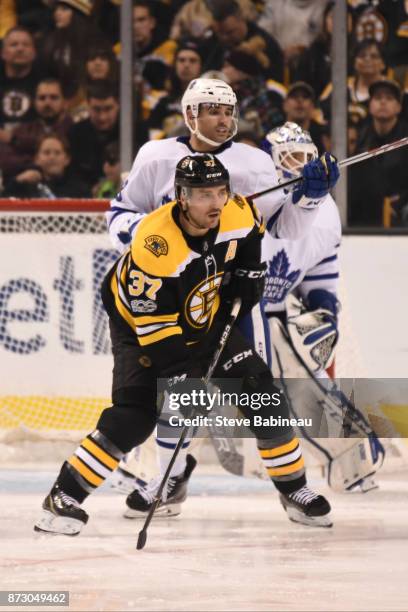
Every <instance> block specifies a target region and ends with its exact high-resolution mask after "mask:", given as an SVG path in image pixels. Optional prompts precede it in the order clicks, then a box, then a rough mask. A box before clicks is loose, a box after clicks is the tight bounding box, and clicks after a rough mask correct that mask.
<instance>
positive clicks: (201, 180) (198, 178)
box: [174, 153, 230, 199]
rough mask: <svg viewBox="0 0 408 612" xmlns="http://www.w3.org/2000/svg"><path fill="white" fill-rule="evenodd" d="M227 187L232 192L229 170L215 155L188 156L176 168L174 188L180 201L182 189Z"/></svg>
mask: <svg viewBox="0 0 408 612" xmlns="http://www.w3.org/2000/svg"><path fill="white" fill-rule="evenodd" d="M219 185H227V187H228V192H229V191H230V176H229V172H228V170H227V169H226V168H225V166H223V164H222V163H221V162H220V160H219V159H217V158H216V157H215V156H214V155H211V154H209V153H208V154H204V155H187V157H183V159H181V160H180V161H179V162H178V164H177V166H176V176H175V179H174V188H175V192H176V197H177V199H179V196H180V190H181V188H182V187H218V186H219Z"/></svg>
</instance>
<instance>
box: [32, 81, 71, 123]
mask: <svg viewBox="0 0 408 612" xmlns="http://www.w3.org/2000/svg"><path fill="white" fill-rule="evenodd" d="M34 106H35V110H36V111H37V114H38V115H39V116H40V117H42V119H54V118H56V117H58V116H59V115H60V114H61V113H62V111H63V110H64V106H65V100H64V98H63V95H62V92H61V88H60V87H59V85H57V83H42V84H40V85H39V86H38V88H37V93H36V96H35V102H34Z"/></svg>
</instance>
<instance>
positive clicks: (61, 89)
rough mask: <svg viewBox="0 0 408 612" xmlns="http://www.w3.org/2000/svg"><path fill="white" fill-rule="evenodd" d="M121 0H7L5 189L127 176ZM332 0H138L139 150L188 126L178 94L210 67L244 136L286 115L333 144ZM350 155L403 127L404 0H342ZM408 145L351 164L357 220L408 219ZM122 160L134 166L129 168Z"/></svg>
mask: <svg viewBox="0 0 408 612" xmlns="http://www.w3.org/2000/svg"><path fill="white" fill-rule="evenodd" d="M120 4H121V0H30V2H26V1H25V0H2V1H1V2H0V41H1V59H0V178H1V181H0V195H1V196H2V197H50V198H51V197H53V198H55V197H62V196H64V197H103V198H109V197H112V196H113V195H114V194H115V192H116V191H117V190H118V189H119V188H120V181H121V168H120V162H119V157H120V156H119V150H120V148H119V113H120V100H119V67H120V61H121V45H120V34H119V21H120ZM334 4H335V3H334V2H333V1H332V0H134V1H133V8H132V17H133V21H132V32H133V41H134V48H133V66H134V69H133V74H132V75H129V78H132V80H133V88H134V101H135V117H136V120H135V122H134V134H133V142H134V153H135V154H136V152H137V150H138V148H139V147H140V146H141V145H142V144H143V143H144V142H146V141H147V140H148V139H152V138H166V137H169V136H182V135H185V134H186V128H185V125H184V122H183V117H182V112H181V98H182V95H183V92H184V90H185V88H186V86H187V84H188V83H189V82H190V81H191V80H192V79H194V78H196V77H199V76H202V75H203V74H205V75H208V76H215V77H216V78H222V79H224V80H226V81H227V82H229V83H230V85H231V86H232V87H233V89H234V91H235V92H236V94H237V97H238V102H239V111H240V124H239V132H238V135H237V138H238V139H239V140H241V141H243V142H247V143H248V144H251V145H253V146H262V141H263V139H264V137H265V135H266V133H267V132H268V131H269V130H271V129H273V128H274V127H276V126H278V125H281V124H282V123H283V122H284V121H287V120H289V121H294V122H296V123H298V124H299V125H301V126H302V127H303V128H304V129H307V130H309V131H310V133H311V136H312V138H313V140H314V142H315V143H316V145H317V147H318V149H319V151H320V152H323V151H326V150H330V144H331V143H330V128H331V125H330V123H331V92H332V84H331V69H332V65H331V38H332V31H333V10H334ZM348 19H349V21H348V51H349V78H348V87H347V99H348V126H349V127H348V143H349V154H350V155H352V154H355V153H358V152H361V151H366V150H369V149H372V148H375V147H377V146H381V145H382V144H385V143H389V142H392V141H394V140H396V139H398V138H402V137H405V136H408V3H407V2H406V1H405V0H392V1H390V0H349V1H348ZM407 164H408V147H406V148H402V149H399V150H398V151H395V152H393V153H390V154H387V155H385V156H382V157H378V158H376V159H374V160H371V161H369V162H364V163H362V164H359V165H358V166H354V167H353V169H352V170H351V169H350V171H349V219H348V221H349V224H351V225H357V226H370V225H371V226H382V225H386V226H392V225H397V226H398V225H399V226H406V225H408V173H407V172H406V168H407V167H408V165H407ZM122 170H128V169H122Z"/></svg>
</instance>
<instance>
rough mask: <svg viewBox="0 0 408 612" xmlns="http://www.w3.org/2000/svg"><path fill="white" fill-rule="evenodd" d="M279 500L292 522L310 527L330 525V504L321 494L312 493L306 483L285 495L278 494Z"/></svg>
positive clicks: (331, 524)
mask: <svg viewBox="0 0 408 612" xmlns="http://www.w3.org/2000/svg"><path fill="white" fill-rule="evenodd" d="M280 501H281V504H282V506H283V507H284V508H285V510H286V512H287V515H288V517H289V519H290V520H291V521H293V522H294V523H301V524H302V525H309V526H312V527H332V526H333V523H332V521H331V518H330V514H329V513H330V510H331V508H330V504H329V502H328V501H327V499H326V498H325V497H323V495H318V494H317V493H314V491H312V490H311V489H309V487H307V486H306V485H305V486H303V487H302V488H301V489H298V490H297V491H294V492H293V493H289V494H288V495H285V494H283V493H281V494H280Z"/></svg>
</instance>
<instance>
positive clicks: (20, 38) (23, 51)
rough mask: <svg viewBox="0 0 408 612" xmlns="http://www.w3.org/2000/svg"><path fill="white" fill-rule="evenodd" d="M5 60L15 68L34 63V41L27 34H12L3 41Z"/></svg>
mask: <svg viewBox="0 0 408 612" xmlns="http://www.w3.org/2000/svg"><path fill="white" fill-rule="evenodd" d="M2 57H3V60H4V61H5V62H6V63H8V64H12V65H14V66H25V65H27V64H30V63H31V62H32V61H34V58H35V49H34V43H33V39H32V38H31V36H30V35H29V34H28V33H27V32H18V31H17V32H11V34H9V35H8V36H6V38H5V39H4V40H3V50H2Z"/></svg>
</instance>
